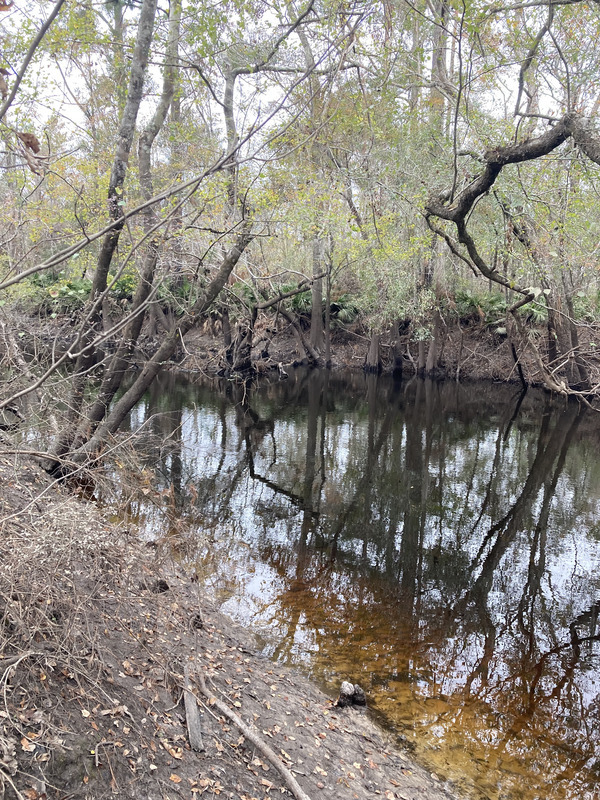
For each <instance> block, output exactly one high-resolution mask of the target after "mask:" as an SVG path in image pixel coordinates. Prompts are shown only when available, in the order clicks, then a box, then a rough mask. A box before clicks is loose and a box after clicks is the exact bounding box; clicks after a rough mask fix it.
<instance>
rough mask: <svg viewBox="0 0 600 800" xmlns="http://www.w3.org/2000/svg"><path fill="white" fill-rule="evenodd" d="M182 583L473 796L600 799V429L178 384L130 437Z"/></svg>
mask: <svg viewBox="0 0 600 800" xmlns="http://www.w3.org/2000/svg"><path fill="white" fill-rule="evenodd" d="M145 420H149V421H148V422H147V423H146V425H145V427H144V434H143V435H144V437H145V438H144V448H145V451H146V454H147V455H146V458H147V463H148V465H149V467H151V469H152V473H153V479H154V481H155V485H156V486H157V487H158V488H159V489H160V490H162V491H163V492H164V493H165V496H166V497H168V498H169V503H168V504H166V505H167V506H168V513H167V512H166V511H165V510H164V509H161V508H160V507H157V506H149V505H147V504H144V503H142V504H140V505H139V506H136V505H135V504H134V505H133V506H132V508H131V509H130V511H131V512H132V513H134V514H136V515H137V516H138V517H139V518H140V519H141V520H142V521H143V522H144V524H145V525H146V527H147V530H148V535H157V534H164V533H165V532H167V533H168V531H169V529H170V528H171V529H172V530H175V529H176V528H178V529H179V530H181V529H185V530H186V531H187V532H188V533H191V534H192V535H193V539H194V541H196V542H197V547H192V548H191V549H190V548H188V550H187V551H186V555H185V556H184V557H185V558H186V559H187V561H188V566H189V567H190V569H193V570H195V571H196V573H197V575H198V577H199V578H200V579H201V580H202V582H203V583H204V584H205V585H206V586H207V588H208V589H209V590H210V591H212V592H213V593H214V594H215V596H217V597H218V598H219V600H220V601H221V602H222V604H223V609H224V610H225V611H226V612H227V613H229V614H230V615H231V616H233V617H234V618H236V619H237V620H239V621H241V622H242V623H244V624H248V625H251V626H253V627H254V629H255V630H257V631H258V632H259V633H260V635H261V637H262V641H263V642H264V650H265V652H266V653H268V654H269V655H270V656H271V657H272V658H273V659H275V660H276V661H279V662H285V663H288V664H295V665H298V666H300V667H301V668H302V669H304V670H305V671H306V672H308V673H309V674H310V675H311V676H313V677H314V678H315V679H317V680H319V681H320V682H322V683H324V684H326V685H328V686H330V687H332V689H333V688H334V687H337V686H338V685H339V681H340V680H341V679H343V678H348V679H350V680H353V681H355V682H358V683H360V684H361V685H362V686H363V688H364V689H365V690H366V691H367V694H368V696H369V702H370V705H371V707H372V708H374V709H375V710H376V711H377V712H378V713H379V715H380V717H381V719H382V720H383V721H384V723H385V724H386V725H387V726H389V727H390V728H391V729H392V730H394V731H395V732H396V733H397V734H398V735H399V736H401V737H402V738H403V740H404V741H405V742H406V743H407V744H408V745H409V746H410V747H411V748H413V749H414V752H415V755H416V756H417V758H418V759H419V760H421V761H422V762H423V763H424V764H426V765H427V766H429V767H430V768H431V769H433V770H434V771H436V772H437V773H438V774H439V775H440V776H441V777H443V778H450V779H452V780H454V781H455V782H456V784H457V785H458V786H459V787H460V788H461V789H462V790H463V791H465V792H467V793H468V794H470V795H471V796H472V797H487V798H490V799H491V800H496V799H497V800H500V798H503V799H505V800H508V798H511V799H512V798H524V800H534V799H537V798H540V799H541V798H544V800H547V799H549V800H575V798H577V799H579V798H584V799H585V800H587V798H590V800H591V798H595V797H598V794H599V792H600V789H599V788H598V787H599V786H600V752H599V750H600V744H599V742H598V738H599V737H598V733H599V727H600V725H599V723H600V675H599V666H600V645H599V641H598V639H599V630H598V611H599V610H600V570H599V569H598V567H599V566H600V565H599V561H600V552H599V540H600V455H599V452H600V451H599V448H598V443H599V441H600V422H598V421H597V420H595V419H594V418H592V417H589V416H588V415H585V414H582V413H581V412H580V410H579V408H578V407H577V406H567V405H564V404H556V403H552V402H550V401H549V399H548V398H547V397H544V396H543V395H541V394H537V393H528V394H527V395H525V396H522V395H521V394H520V393H519V392H518V391H517V390H516V389H515V388H514V387H512V388H511V387H504V386H493V385H481V386H474V385H471V386H458V385H455V384H433V383H431V382H421V381H412V382H410V383H407V384H394V383H393V382H392V381H390V380H387V379H379V380H377V379H376V378H365V377H364V376H362V375H353V376H345V377H344V376H339V375H335V374H334V375H327V374H326V373H325V374H322V373H311V374H305V373H295V374H293V375H292V376H291V379H290V380H289V381H287V382H285V383H273V384H271V385H263V386H261V387H259V388H257V389H254V390H252V391H250V392H249V393H248V392H246V393H243V392H241V391H240V390H239V389H238V388H236V387H233V386H231V385H221V386H216V385H212V386H206V385H192V384H189V383H185V384H184V383H180V382H179V383H178V382H175V381H173V380H172V379H165V382H163V384H162V385H161V386H159V387H158V389H157V391H156V392H155V393H154V394H153V395H152V396H149V397H148V398H146V400H145V402H144V403H143V404H142V405H141V406H140V407H139V408H138V409H137V410H136V412H135V413H134V414H133V415H132V418H131V420H130V425H131V427H132V428H137V427H138V426H139V425H141V424H144V421H145Z"/></svg>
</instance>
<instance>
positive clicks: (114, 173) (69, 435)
mask: <svg viewBox="0 0 600 800" xmlns="http://www.w3.org/2000/svg"><path fill="white" fill-rule="evenodd" d="M156 6H157V0H143V4H142V9H141V12H140V19H139V23H138V31H137V39H136V43H135V48H134V51H133V56H132V60H131V67H130V72H129V88H128V91H127V101H126V103H125V109H124V111H123V116H122V118H121V124H120V126H119V131H118V133H117V145H116V149H115V156H114V160H113V165H112V170H111V174H110V182H109V187H108V212H109V216H110V218H111V219H112V220H113V221H114V222H115V225H114V226H113V228H112V229H111V230H110V231H109V232H108V233H107V234H106V236H105V237H104V240H103V241H102V245H101V248H100V253H99V255H98V262H97V265H96V272H95V274H94V279H93V282H92V288H91V291H90V298H89V301H88V304H87V306H86V322H87V326H88V327H87V329H86V330H85V331H83V332H82V333H81V335H80V338H79V345H80V348H79V349H80V355H79V357H78V358H77V360H76V362H75V368H74V371H73V378H72V382H71V393H70V397H69V401H68V404H67V408H68V409H69V410H68V413H67V420H66V425H65V428H64V430H63V433H62V434H61V436H60V437H59V439H58V441H57V443H56V446H55V449H54V452H55V454H56V455H57V456H61V455H62V454H63V453H66V452H67V450H68V449H69V447H70V446H71V443H72V442H73V439H74V437H75V436H76V433H77V420H78V417H79V414H80V411H81V407H82V405H83V398H84V393H85V388H86V385H87V379H88V371H89V370H90V368H91V367H92V366H93V364H94V359H95V349H94V347H92V346H91V345H92V342H93V339H94V335H95V333H96V331H97V330H98V328H99V326H100V324H101V308H102V299H103V294H104V292H105V291H106V286H107V281H108V272H109V269H110V266H111V263H112V258H113V255H114V252H115V250H116V248H117V244H118V242H119V237H120V235H121V231H122V230H123V226H124V224H125V221H124V220H123V219H122V202H123V201H122V197H123V187H124V184H125V175H126V173H127V163H128V160H129V155H130V152H131V147H132V145H133V137H134V133H135V126H136V121H137V116H138V111H139V108H140V104H141V102H142V96H143V87H144V77H145V75H146V69H147V66H148V55H149V52H150V45H151V43H152V34H153V31H154V19H155V16H156Z"/></svg>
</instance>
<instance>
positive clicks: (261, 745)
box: [196, 672, 310, 800]
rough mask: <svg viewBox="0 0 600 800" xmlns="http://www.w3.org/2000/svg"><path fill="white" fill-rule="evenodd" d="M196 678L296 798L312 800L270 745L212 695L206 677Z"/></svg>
mask: <svg viewBox="0 0 600 800" xmlns="http://www.w3.org/2000/svg"><path fill="white" fill-rule="evenodd" d="M196 677H197V680H198V684H199V686H200V690H201V692H202V694H203V695H204V696H205V697H206V698H207V699H208V700H210V702H211V704H212V705H214V706H216V708H218V710H219V711H220V712H221V714H223V715H224V716H225V717H227V719H229V720H231V722H233V723H234V725H236V726H237V727H238V728H239V729H240V731H241V732H242V733H243V735H244V736H245V737H246V739H248V740H249V741H250V742H252V744H253V745H254V746H255V747H256V748H257V749H258V750H260V752H261V753H262V754H263V756H264V757H265V758H266V759H267V761H270V762H271V764H272V765H273V766H274V767H275V769H276V770H277V771H278V772H279V774H280V775H281V777H282V778H283V779H284V781H285V783H286V786H287V787H288V789H289V790H290V791H291V792H292V794H293V795H294V797H296V799H297V800H310V797H309V796H308V795H307V794H306V792H305V791H304V790H303V789H302V787H301V786H300V784H299V783H298V781H297V780H296V778H294V776H293V775H292V773H291V772H290V770H289V769H288V768H287V767H286V766H285V765H284V764H282V763H281V759H280V758H279V756H278V755H277V754H276V753H275V751H274V750H272V749H271V748H270V747H269V745H268V744H266V743H265V742H263V740H262V739H261V738H260V737H259V736H258V735H257V734H256V733H255V732H254V731H253V730H252V728H250V727H249V726H248V725H246V723H245V722H243V721H242V720H241V719H240V718H239V717H238V715H237V714H236V713H235V712H234V711H232V710H231V709H230V708H229V706H227V705H226V704H225V703H223V702H222V701H221V700H219V699H218V698H216V697H214V695H211V694H210V692H209V691H208V689H207V688H206V683H205V681H204V676H203V675H202V673H201V672H198V674H197V676H196Z"/></svg>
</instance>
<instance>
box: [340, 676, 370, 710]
mask: <svg viewBox="0 0 600 800" xmlns="http://www.w3.org/2000/svg"><path fill="white" fill-rule="evenodd" d="M335 704H336V706H338V707H339V708H346V707H347V706H366V705H367V698H366V696H365V693H364V691H363V689H361V687H360V686H359V685H358V684H354V683H350V681H342V685H341V686H340V696H339V697H338V699H337V700H336V703H335Z"/></svg>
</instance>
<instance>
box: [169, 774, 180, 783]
mask: <svg viewBox="0 0 600 800" xmlns="http://www.w3.org/2000/svg"><path fill="white" fill-rule="evenodd" d="M169 780H170V781H173V783H181V778H180V777H179V775H175V773H174V772H172V773H171V774H170V775H169Z"/></svg>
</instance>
